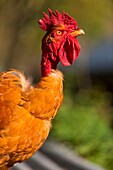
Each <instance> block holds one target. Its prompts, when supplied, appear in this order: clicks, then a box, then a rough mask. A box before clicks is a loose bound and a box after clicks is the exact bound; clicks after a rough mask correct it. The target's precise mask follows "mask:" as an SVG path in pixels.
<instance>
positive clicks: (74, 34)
mask: <svg viewBox="0 0 113 170" xmlns="http://www.w3.org/2000/svg"><path fill="white" fill-rule="evenodd" d="M71 34H72V35H73V36H74V37H76V36H78V35H82V34H85V32H84V31H83V30H82V29H80V28H79V29H77V30H75V31H73V32H72V33H71Z"/></svg>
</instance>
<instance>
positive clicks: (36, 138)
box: [0, 9, 84, 170]
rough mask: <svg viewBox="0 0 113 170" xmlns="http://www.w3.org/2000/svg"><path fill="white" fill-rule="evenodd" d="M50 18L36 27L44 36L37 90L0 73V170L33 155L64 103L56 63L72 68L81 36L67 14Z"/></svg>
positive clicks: (15, 75)
mask: <svg viewBox="0 0 113 170" xmlns="http://www.w3.org/2000/svg"><path fill="white" fill-rule="evenodd" d="M48 11H49V15H50V16H48V15H47V14H45V13H43V14H44V17H45V19H44V18H43V19H40V20H39V24H40V27H41V28H42V29H43V30H46V31H47V33H46V35H45V36H44V38H43V40H42V60H41V74H42V77H41V79H40V81H39V82H38V83H37V85H36V86H32V85H31V83H30V82H29V80H27V79H26V78H25V77H24V75H23V74H22V73H21V72H19V71H17V70H10V71H7V72H3V73H0V169H2V170H3V169H4V170H6V169H8V167H11V166H13V165H14V164H15V163H16V162H22V161H24V160H26V159H28V158H29V157H30V156H32V155H33V153H35V152H36V151H37V150H38V149H39V148H40V146H41V145H42V144H43V143H44V141H45V140H46V138H47V136H48V134H49V131H50V128H51V120H52V119H53V118H54V116H55V115H56V113H57V111H58V109H59V107H60V105H61V103H62V99H63V75H62V73H61V72H60V71H58V70H56V67H57V64H58V62H59V61H61V62H62V64H63V65H65V66H68V65H71V64H72V63H73V62H74V60H75V59H76V58H77V57H78V54H79V52H80V45H79V43H78V41H77V39H76V36H77V35H80V34H83V33H84V32H83V31H82V30H81V29H79V28H78V25H77V23H76V21H75V20H74V19H73V18H72V17H70V16H69V15H68V14H67V13H64V12H63V13H62V14H60V13H59V12H58V11H56V14H54V13H53V12H52V11H51V10H50V9H48Z"/></svg>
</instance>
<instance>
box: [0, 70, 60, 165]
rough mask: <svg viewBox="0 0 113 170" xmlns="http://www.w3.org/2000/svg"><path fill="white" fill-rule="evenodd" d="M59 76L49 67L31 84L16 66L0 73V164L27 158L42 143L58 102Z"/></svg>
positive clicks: (57, 72)
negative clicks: (49, 69) (47, 74)
mask: <svg viewBox="0 0 113 170" xmlns="http://www.w3.org/2000/svg"><path fill="white" fill-rule="evenodd" d="M62 79H63V77H62V74H61V72H59V71H54V70H53V71H52V72H51V74H50V75H49V76H48V77H43V78H42V79H41V80H40V81H39V83H38V84H37V85H36V87H33V86H31V85H30V84H29V83H28V82H27V80H26V79H25V78H24V75H23V74H22V73H20V72H18V71H17V70H12V71H8V72H4V73H2V74H1V76H0V108H1V110H0V116H1V118H0V166H3V165H5V164H8V166H12V165H13V164H14V163H15V162H18V161H23V160H25V159H27V158H29V157H30V156H31V155H32V154H33V153H34V152H35V151H36V150H37V149H38V148H39V147H40V146H41V145H42V144H43V142H44V141H45V139H46V138H47V136H48V133H49V130H50V128H51V119H52V118H53V117H54V116H55V115H56V113H57V110H58V108H59V107H60V104H61V102H62V98H63V95H62V90H63V85H62ZM1 87H2V88H1Z"/></svg>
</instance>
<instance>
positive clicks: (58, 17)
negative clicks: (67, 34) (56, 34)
mask: <svg viewBox="0 0 113 170" xmlns="http://www.w3.org/2000/svg"><path fill="white" fill-rule="evenodd" d="M48 12H49V15H47V14H46V13H45V12H42V13H43V15H44V18H41V19H39V21H38V23H39V25H40V28H41V29H43V30H45V31H48V30H49V29H51V28H52V27H54V26H57V25H60V24H63V25H65V26H66V27H67V28H68V29H72V30H75V29H77V28H78V25H77V22H76V20H75V19H74V18H72V17H71V16H69V15H68V13H65V12H64V11H63V12H62V14H60V13H59V12H58V11H57V10H55V12H56V13H53V11H52V10H51V9H49V8H48Z"/></svg>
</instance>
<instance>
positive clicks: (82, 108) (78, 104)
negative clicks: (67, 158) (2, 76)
mask: <svg viewBox="0 0 113 170" xmlns="http://www.w3.org/2000/svg"><path fill="white" fill-rule="evenodd" d="M47 8H51V9H52V10H55V9H57V10H59V11H60V12H62V10H64V11H66V12H68V13H69V14H70V15H71V16H72V17H74V18H75V19H76V20H77V22H78V25H79V27H80V28H82V29H83V30H84V31H85V33H86V36H84V38H79V39H80V41H81V44H83V45H82V51H84V53H85V52H86V50H87V47H88V46H89V47H88V50H90V44H92V43H94V42H95V41H98V39H99V38H101V37H107V36H109V37H112V36H111V35H113V29H112V28H113V21H112V20H113V0H102V1H98V0H92V1H91V0H79V1H77V0H71V1H70V0H65V1H64V0H62V1H61V0H54V1H53V0H33V1H32V0H20V1H18V0H11V1H8V0H1V1H0V71H3V70H6V69H9V68H16V69H20V70H21V71H24V72H25V73H27V74H28V75H29V76H31V77H33V78H34V79H37V76H38V75H39V73H40V64H39V63H40V56H41V50H40V49H41V39H42V36H43V35H44V34H45V32H44V31H42V30H40V29H39V26H38V24H37V20H38V19H39V18H40V17H42V11H45V12H47ZM83 56H84V55H83ZM82 61H83V63H84V62H87V59H86V58H85V59H84V60H82ZM65 70H68V68H65ZM80 71H81V70H80ZM80 74H81V72H80V73H79V75H78V77H80ZM83 76H84V75H83ZM83 79H85V78H84V77H83ZM65 80H66V81H65V101H64V104H63V106H62V107H61V109H60V113H59V115H58V116H57V117H56V119H55V123H54V126H53V127H54V128H53V131H52V136H53V137H55V138H57V139H59V140H61V141H64V142H66V141H67V143H69V144H70V145H72V146H73V148H75V150H77V151H78V152H79V153H80V154H81V155H83V156H84V157H86V158H88V159H90V160H92V161H95V162H97V163H100V164H101V165H103V166H105V167H107V168H108V169H109V170H112V169H113V144H112V140H113V135H112V129H111V120H113V117H112V114H111V113H112V112H113V110H112V108H111V106H110V96H109V94H108V93H106V91H105V90H103V91H100V90H97V89H96V90H94V89H93V88H92V87H91V88H92V89H89V90H87V91H79V93H77V91H78V89H79V88H80V84H79V82H78V79H77V78H75V75H68V76H67V77H65ZM86 81H88V79H87V80H86V79H85V80H84V81H83V82H84V83H85V82H86ZM84 83H81V84H83V86H85V85H84ZM78 84H79V85H78ZM67 89H68V90H67Z"/></svg>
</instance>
